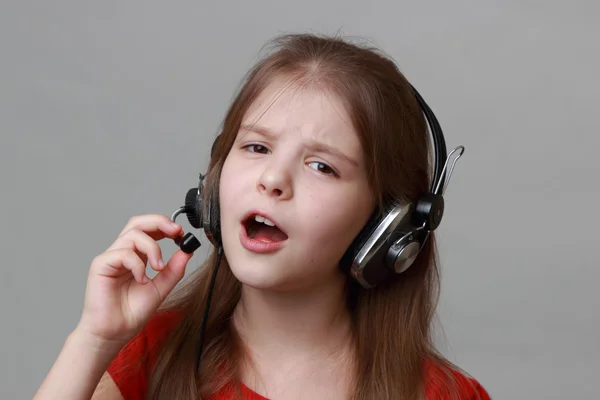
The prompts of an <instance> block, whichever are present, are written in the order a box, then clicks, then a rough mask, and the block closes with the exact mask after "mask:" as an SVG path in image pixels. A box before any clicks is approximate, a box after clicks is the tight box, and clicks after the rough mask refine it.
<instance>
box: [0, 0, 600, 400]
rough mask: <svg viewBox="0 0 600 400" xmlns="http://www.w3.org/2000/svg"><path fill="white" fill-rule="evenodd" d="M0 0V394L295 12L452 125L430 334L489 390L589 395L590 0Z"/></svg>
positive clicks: (36, 380) (15, 382)
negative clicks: (398, 79)
mask: <svg viewBox="0 0 600 400" xmlns="http://www.w3.org/2000/svg"><path fill="white" fill-rule="evenodd" d="M1 5H2V6H1V8H0V72H1V73H0V132H1V137H2V141H1V146H0V156H1V157H0V177H1V181H0V182H1V183H2V186H1V190H2V196H1V201H2V203H1V207H0V213H1V221H2V225H1V226H2V229H1V230H0V235H1V237H0V246H1V254H2V275H1V278H0V317H1V319H0V321H1V328H0V335H1V336H0V351H1V356H0V398H2V399H25V398H30V397H31V396H32V395H33V393H34V392H35V390H36V388H37V387H38V385H39V384H40V382H41V381H42V379H43V378H44V376H45V374H46V373H47V371H48V369H49V368H50V366H51V365H52V363H53V362H54V359H55V358H56V356H57V354H58V352H59V350H60V348H61V346H62V344H63V341H64V339H65V337H66V336H67V335H68V333H69V332H70V331H71V330H72V329H73V328H74V326H75V324H76V323H77V321H78V318H79V315H80V311H81V306H82V302H83V295H84V290H85V281H86V275H87V271H88V268H89V264H90V261H91V260H92V258H93V257H94V256H95V255H96V254H98V253H99V252H101V251H103V250H104V248H105V247H107V246H108V245H109V244H110V243H111V242H112V241H113V239H114V238H115V236H116V235H117V234H118V232H119V231H120V230H121V228H122V227H123V225H124V224H125V223H126V221H127V220H128V219H129V217H130V216H132V215H136V214H141V213H149V212H159V213H165V214H170V213H171V212H172V211H173V210H174V209H175V208H176V207H177V206H179V205H180V204H181V203H182V200H183V197H184V194H185V191H186V190H187V189H188V188H189V187H192V186H194V185H195V184H196V178H197V173H198V172H199V171H201V170H204V168H205V167H206V164H207V156H208V153H209V145H210V143H211V141H212V138H213V137H214V135H215V134H216V132H217V129H218V127H219V124H220V121H221V118H222V117H223V115H224V112H225V109H226V107H227V105H228V104H229V101H230V100H231V98H232V95H233V93H234V90H235V89H236V88H237V86H238V84H239V82H240V79H241V77H242V75H243V74H244V72H246V71H247V69H248V68H249V67H250V65H251V64H252V63H253V61H254V60H255V59H256V56H257V55H258V54H259V50H260V47H261V46H262V45H263V44H264V43H265V42H266V41H267V40H268V39H269V38H271V37H272V36H273V35H275V34H278V33H281V32H298V31H314V32H318V33H336V32H341V33H342V34H343V35H348V36H358V37H363V38H366V39H367V40H371V41H373V42H374V43H376V44H377V45H378V46H380V47H382V48H383V49H384V50H385V51H386V52H388V53H389V54H390V55H392V56H393V57H394V59H395V60H396V61H397V62H398V64H399V66H400V68H401V69H402V71H403V72H404V73H405V74H406V75H407V77H408V78H409V80H411V82H412V83H413V84H414V85H415V86H416V87H417V88H418V89H419V90H420V91H421V93H422V94H423V96H424V97H425V99H426V100H427V101H428V102H429V103H430V105H431V106H432V107H433V109H434V110H435V112H436V114H437V116H438V118H439V119H440V121H441V123H442V127H443V128H444V131H445V134H446V138H447V142H448V146H449V147H454V146H456V145H458V144H464V145H465V146H466V152H465V155H464V157H463V158H462V159H461V160H460V162H459V163H458V165H457V167H456V170H455V175H454V176H453V178H452V182H451V185H450V188H449V189H448V191H447V193H446V194H447V213H446V216H445V220H444V222H443V224H442V226H441V228H440V231H439V240H440V251H441V260H442V267H443V292H442V299H441V304H440V308H439V320H440V324H441V326H442V327H443V335H442V334H441V333H440V346H441V348H442V349H443V352H444V353H445V354H446V355H448V356H449V357H450V359H451V360H453V361H455V362H456V363H458V364H459V365H460V366H461V367H463V368H464V369H466V370H467V371H468V372H470V373H471V374H473V375H474V376H475V377H476V378H477V379H478V380H479V381H480V382H481V383H482V384H483V385H484V386H485V387H486V388H487V389H488V390H489V391H490V393H491V395H492V396H493V397H494V398H495V399H533V398H535V399H567V398H569V399H588V398H598V394H597V393H596V392H597V390H596V388H595V386H597V385H596V383H597V381H598V377H597V375H598V373H600V344H599V339H598V338H599V337H600V333H599V332H598V329H599V328H600V311H598V310H599V309H600V297H599V296H598V294H597V289H596V287H597V282H598V279H600V272H599V269H598V268H599V266H598V257H597V256H596V249H597V247H598V239H597V238H598V235H597V229H596V225H597V224H598V222H599V217H598V216H599V213H598V211H597V204H598V202H599V201H600V190H599V189H598V178H597V175H598V172H599V168H598V163H597V160H596V157H595V155H596V154H597V151H598V150H597V146H598V144H599V140H598V134H599V128H600V124H599V123H598V120H597V116H598V108H599V105H600V95H599V93H600V84H599V80H598V71H600V55H599V50H600V46H599V44H598V40H599V38H600V28H598V25H597V18H598V15H599V8H600V7H599V6H598V3H597V2H594V1H587V2H585V1H571V2H566V1H565V2H558V1H553V2H549V1H538V2H533V1H523V0H519V1H503V2H500V1H464V0H460V1H457V0H455V1H441V0H440V1H435V2H407V1H398V0H393V1H392V0H389V1H379V2H372V3H371V4H370V5H369V4H368V3H367V2H364V1H363V2H358V1H352V2H350V1H341V0H339V1H314V0H306V1H297V2H289V1H287V2H281V1H266V0H260V1H258V0H255V1H251V2H242V1H238V2H225V1H220V2H217V1H213V2H198V1H196V2H193V1H170V2H166V1H143V2H142V1H137V2H118V1H104V2H95V3H94V4H86V2H79V1H68V2H67V1H52V2H42V1H38V2H31V1H12V2H9V1H3V2H2V3H1ZM594 182H595V183H594ZM184 226H185V227H186V228H187V227H188V225H184ZM163 248H164V250H165V252H167V253H168V254H170V253H172V251H173V250H174V249H175V247H174V245H173V244H172V243H164V244H163ZM204 249H205V250H206V249H207V246H205V247H204ZM204 255H205V251H204V252H200V253H199V254H198V256H196V257H195V259H194V260H193V261H192V266H191V268H194V267H195V266H196V265H198V263H200V262H201V261H202V260H201V257H203V256H204Z"/></svg>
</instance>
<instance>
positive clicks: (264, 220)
mask: <svg viewBox="0 0 600 400" xmlns="http://www.w3.org/2000/svg"><path fill="white" fill-rule="evenodd" d="M254 220H255V221H256V222H262V223H263V224H265V225H269V226H275V224H274V223H273V222H272V221H271V220H270V219H268V218H265V217H263V216H261V215H256V216H255V217H254Z"/></svg>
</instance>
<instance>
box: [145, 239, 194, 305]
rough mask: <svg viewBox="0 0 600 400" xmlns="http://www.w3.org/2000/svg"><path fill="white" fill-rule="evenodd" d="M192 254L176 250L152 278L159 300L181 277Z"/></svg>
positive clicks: (164, 296) (165, 295) (162, 298)
mask: <svg viewBox="0 0 600 400" xmlns="http://www.w3.org/2000/svg"><path fill="white" fill-rule="evenodd" d="M192 256H193V254H187V253H184V252H183V251H181V250H177V251H176V252H175V253H174V254H173V256H172V257H171V259H170V260H169V262H168V263H167V266H166V267H165V269H163V270H162V271H161V272H159V273H158V274H157V275H156V276H155V277H154V279H152V283H153V284H154V286H155V287H156V290H157V291H158V293H159V295H160V298H161V300H164V299H165V298H166V297H167V295H168V294H169V293H170V292H171V290H173V288H174V287H175V285H177V283H178V282H179V281H180V280H181V278H183V276H184V274H185V267H186V266H187V263H188V262H189V261H190V259H191V258H192Z"/></svg>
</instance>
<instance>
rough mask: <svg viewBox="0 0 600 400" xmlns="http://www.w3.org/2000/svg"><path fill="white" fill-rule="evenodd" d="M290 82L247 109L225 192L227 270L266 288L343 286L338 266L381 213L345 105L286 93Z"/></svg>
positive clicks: (226, 171)
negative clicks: (335, 283) (371, 218)
mask: <svg viewBox="0 0 600 400" xmlns="http://www.w3.org/2000/svg"><path fill="white" fill-rule="evenodd" d="M285 85H286V81H285V80H283V79H281V80H277V81H274V82H273V83H272V84H271V85H270V86H269V87H268V88H267V89H266V90H265V91H264V92H263V93H262V95H261V96H259V97H258V98H257V99H256V101H255V102H254V103H253V106H252V107H251V108H250V109H249V110H248V112H247V114H246V116H245V118H244V120H243V122H242V129H241V130H240V132H239V133H238V136H237V138H236V141H235V143H234V144H233V147H232V149H231V151H230V153H229V154H228V156H227V159H226V160H225V163H224V166H223V170H222V174H221V181H220V192H219V196H220V206H221V233H222V238H223V247H224V251H225V255H226V257H227V260H228V262H229V265H230V267H231V270H232V272H233V274H234V275H235V276H236V277H237V278H238V279H239V280H240V281H241V282H242V283H244V284H246V285H249V286H251V287H254V288H259V289H267V290H299V289H307V288H310V287H315V286H318V285H326V284H327V283H328V282H331V281H332V280H339V279H340V276H341V275H340V271H339V268H338V263H339V260H340V258H341V257H342V255H343V254H344V252H345V251H346V249H347V248H348V247H349V245H350V244H351V242H352V240H353V239H354V237H355V236H356V235H357V234H358V232H359V231H360V229H361V228H362V227H363V226H364V224H365V223H366V221H367V219H368V218H369V216H370V214H371V212H372V211H373V208H374V206H375V204H374V201H373V196H372V193H371V191H370V188H369V184H368V182H367V174H366V167H365V164H364V159H363V154H362V149H361V145H360V142H359V138H358V136H357V133H356V132H355V130H354V128H353V127H352V125H351V123H350V118H349V116H348V115H347V112H346V110H345V109H344V107H343V106H342V104H341V102H339V100H338V99H337V98H336V97H335V96H334V95H333V94H329V93H327V94H326V93H324V92H323V91H320V90H318V89H310V88H302V89H297V88H295V87H290V88H287V89H286V90H284V91H283V92H282V89H283V88H284V86H285ZM257 214H258V215H259V216H260V217H258V220H259V221H256V217H255V216H256V215H257ZM265 217H266V218H267V220H266V221H265V222H266V223H265V222H261V221H262V218H265ZM271 223H274V224H275V226H274V227H273V226H269V225H271Z"/></svg>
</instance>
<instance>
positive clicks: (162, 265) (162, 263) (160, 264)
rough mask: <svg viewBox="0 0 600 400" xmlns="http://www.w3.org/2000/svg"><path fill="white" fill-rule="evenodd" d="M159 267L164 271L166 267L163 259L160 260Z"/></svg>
mask: <svg viewBox="0 0 600 400" xmlns="http://www.w3.org/2000/svg"><path fill="white" fill-rule="evenodd" d="M158 267H159V268H160V269H163V268H164V267H165V262H164V261H163V259H162V258H161V259H159V260H158Z"/></svg>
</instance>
